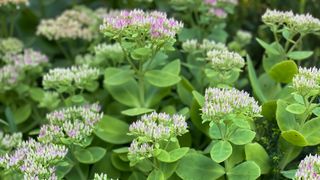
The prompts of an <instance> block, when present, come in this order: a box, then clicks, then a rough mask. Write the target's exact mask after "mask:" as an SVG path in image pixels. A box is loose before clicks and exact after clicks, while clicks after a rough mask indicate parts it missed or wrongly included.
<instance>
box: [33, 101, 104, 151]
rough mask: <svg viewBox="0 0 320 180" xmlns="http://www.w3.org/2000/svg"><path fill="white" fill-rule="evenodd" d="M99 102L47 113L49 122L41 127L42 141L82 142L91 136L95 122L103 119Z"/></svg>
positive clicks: (40, 139) (40, 138)
mask: <svg viewBox="0 0 320 180" xmlns="http://www.w3.org/2000/svg"><path fill="white" fill-rule="evenodd" d="M100 109H101V108H100V106H99V105H98V104H92V105H85V106H78V107H76V106H74V107H69V108H65V109H62V110H58V111H54V112H52V113H49V114H47V119H48V121H49V124H47V125H44V126H42V127H41V129H40V133H39V136H38V139H39V141H41V142H46V143H47V142H54V143H61V142H62V143H65V144H69V143H75V144H80V145H81V143H82V142H83V141H84V140H85V139H86V138H87V137H89V136H90V135H91V134H92V132H93V129H94V126H95V124H96V123H97V122H98V121H100V120H101V118H102V116H103V113H99V111H100Z"/></svg>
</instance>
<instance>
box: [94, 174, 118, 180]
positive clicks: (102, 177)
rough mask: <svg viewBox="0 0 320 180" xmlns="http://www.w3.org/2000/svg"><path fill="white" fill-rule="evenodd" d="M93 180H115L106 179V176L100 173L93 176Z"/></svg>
mask: <svg viewBox="0 0 320 180" xmlns="http://www.w3.org/2000/svg"><path fill="white" fill-rule="evenodd" d="M93 180H115V179H113V178H108V175H107V174H104V173H100V174H97V173H96V174H94V177H93Z"/></svg>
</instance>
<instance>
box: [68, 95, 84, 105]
mask: <svg viewBox="0 0 320 180" xmlns="http://www.w3.org/2000/svg"><path fill="white" fill-rule="evenodd" d="M71 101H72V102H73V103H75V104H81V103H83V102H84V101H85V99H84V97H83V96H81V95H74V96H71Z"/></svg>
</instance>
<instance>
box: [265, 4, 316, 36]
mask: <svg viewBox="0 0 320 180" xmlns="http://www.w3.org/2000/svg"><path fill="white" fill-rule="evenodd" d="M262 21H263V22H264V23H265V24H267V25H269V26H271V27H273V26H276V27H277V26H286V27H288V29H289V30H291V31H293V32H298V33H302V34H307V33H316V32H319V31H320V20H319V19H317V18H314V17H313V16H312V15H310V14H294V13H293V12H292V11H278V10H270V9H268V10H267V11H266V12H265V13H264V14H263V16H262Z"/></svg>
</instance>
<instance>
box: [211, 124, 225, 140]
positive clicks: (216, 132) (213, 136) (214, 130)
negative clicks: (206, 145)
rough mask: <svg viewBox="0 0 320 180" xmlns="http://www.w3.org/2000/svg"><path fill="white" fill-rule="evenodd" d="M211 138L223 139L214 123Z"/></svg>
mask: <svg viewBox="0 0 320 180" xmlns="http://www.w3.org/2000/svg"><path fill="white" fill-rule="evenodd" d="M209 136H210V138H211V139H221V138H222V136H221V132H220V129H219V127H218V125H217V124H216V123H212V124H211V126H210V128H209Z"/></svg>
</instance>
